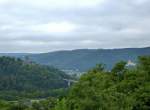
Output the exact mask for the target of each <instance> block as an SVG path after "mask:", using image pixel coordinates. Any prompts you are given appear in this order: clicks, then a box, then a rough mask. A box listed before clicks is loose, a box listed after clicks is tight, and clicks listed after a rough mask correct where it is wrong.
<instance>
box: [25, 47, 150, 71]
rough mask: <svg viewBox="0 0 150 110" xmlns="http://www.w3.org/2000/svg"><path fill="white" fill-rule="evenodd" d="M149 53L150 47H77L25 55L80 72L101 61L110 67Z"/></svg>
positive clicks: (44, 62)
mask: <svg viewBox="0 0 150 110" xmlns="http://www.w3.org/2000/svg"><path fill="white" fill-rule="evenodd" d="M142 55H150V47H147V48H126V49H79V50H71V51H56V52H50V53H42V54H31V55H27V56H28V58H29V59H30V60H32V61H35V62H37V63H40V64H45V65H52V66H55V67H57V68H59V69H62V70H74V71H75V70H78V71H81V72H84V71H87V70H89V69H91V68H93V67H94V66H95V65H96V64H99V63H103V64H106V65H107V67H106V68H107V69H109V70H110V69H111V68H112V67H113V65H114V64H115V63H117V62H118V61H120V60H124V61H128V60H131V61H132V62H136V59H137V57H138V56H142Z"/></svg>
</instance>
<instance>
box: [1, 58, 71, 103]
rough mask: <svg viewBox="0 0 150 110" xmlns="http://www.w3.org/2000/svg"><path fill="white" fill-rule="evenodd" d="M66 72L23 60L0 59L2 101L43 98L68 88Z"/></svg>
mask: <svg viewBox="0 0 150 110" xmlns="http://www.w3.org/2000/svg"><path fill="white" fill-rule="evenodd" d="M64 78H65V79H67V78H69V76H68V75H66V74H65V73H64V72H62V71H60V70H58V69H56V68H54V67H49V66H42V65H39V64H35V63H28V62H25V61H23V60H21V59H17V58H10V57H0V99H7V100H14V99H19V98H22V97H25V98H42V97H47V96H51V95H56V94H54V93H52V91H55V90H59V89H60V90H61V88H66V87H67V82H65V81H64V80H63V79H64Z"/></svg>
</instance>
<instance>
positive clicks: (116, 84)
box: [0, 56, 150, 110]
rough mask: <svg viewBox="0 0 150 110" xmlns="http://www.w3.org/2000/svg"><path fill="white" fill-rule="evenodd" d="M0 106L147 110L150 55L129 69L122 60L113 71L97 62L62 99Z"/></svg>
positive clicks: (12, 109)
mask: <svg viewBox="0 0 150 110" xmlns="http://www.w3.org/2000/svg"><path fill="white" fill-rule="evenodd" d="M27 105H28V106H27ZM0 106H2V107H3V108H5V109H4V110H150V56H144V57H139V62H138V64H137V66H136V67H132V68H131V67H130V68H129V67H127V66H126V62H124V61H120V62H118V63H117V64H116V65H115V66H114V68H113V69H112V71H106V70H105V68H104V65H101V64H100V65H97V66H96V67H95V68H93V69H92V70H90V71H89V72H88V73H87V74H85V75H83V76H82V77H81V78H80V80H79V82H77V83H76V84H74V85H73V86H72V88H71V89H70V91H69V94H68V95H67V96H66V97H64V98H60V99H55V98H49V99H47V100H41V101H39V102H32V103H30V104H26V103H25V102H23V103H21V102H19V103H16V104H14V103H13V104H12V103H8V102H1V103H0ZM8 106H9V107H8Z"/></svg>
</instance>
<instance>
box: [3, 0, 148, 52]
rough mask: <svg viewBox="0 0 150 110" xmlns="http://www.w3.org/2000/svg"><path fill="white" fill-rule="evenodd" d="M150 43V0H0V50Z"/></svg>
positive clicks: (29, 50) (124, 45) (120, 46)
mask: <svg viewBox="0 0 150 110" xmlns="http://www.w3.org/2000/svg"><path fill="white" fill-rule="evenodd" d="M146 46H150V0H0V52H49V51H55V50H68V49H81V48H129V47H146Z"/></svg>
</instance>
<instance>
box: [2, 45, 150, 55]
mask: <svg viewBox="0 0 150 110" xmlns="http://www.w3.org/2000/svg"><path fill="white" fill-rule="evenodd" d="M145 48H150V46H146V47H131V48H130V47H129V48H81V49H68V50H67V49H66V50H54V51H47V52H0V54H44V53H53V52H70V51H76V50H123V49H145Z"/></svg>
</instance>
